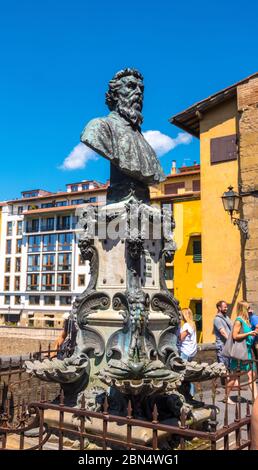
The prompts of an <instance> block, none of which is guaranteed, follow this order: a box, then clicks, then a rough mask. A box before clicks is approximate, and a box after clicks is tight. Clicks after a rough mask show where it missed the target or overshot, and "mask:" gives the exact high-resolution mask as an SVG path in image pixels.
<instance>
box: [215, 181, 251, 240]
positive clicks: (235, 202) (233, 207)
mask: <svg viewBox="0 0 258 470" xmlns="http://www.w3.org/2000/svg"><path fill="white" fill-rule="evenodd" d="M240 199H241V198H240V196H239V194H238V193H236V192H235V191H233V187H232V186H229V187H228V191H225V192H224V194H223V196H222V202H223V206H224V209H225V211H226V212H228V213H229V214H230V218H231V221H232V222H233V224H234V225H237V226H238V228H239V230H240V231H241V232H242V233H243V235H244V237H245V238H246V239H247V238H250V235H249V231H248V220H245V219H238V218H236V217H233V213H234V212H239V205H240Z"/></svg>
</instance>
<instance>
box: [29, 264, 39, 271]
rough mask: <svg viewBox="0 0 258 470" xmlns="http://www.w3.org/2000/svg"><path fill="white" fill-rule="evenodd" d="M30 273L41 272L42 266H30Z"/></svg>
mask: <svg viewBox="0 0 258 470" xmlns="http://www.w3.org/2000/svg"><path fill="white" fill-rule="evenodd" d="M27 271H28V272H34V271H40V265H39V264H38V265H35V266H28V269H27Z"/></svg>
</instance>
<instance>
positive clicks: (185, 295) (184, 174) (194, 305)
mask: <svg viewBox="0 0 258 470" xmlns="http://www.w3.org/2000/svg"><path fill="white" fill-rule="evenodd" d="M151 199H152V203H153V204H156V205H158V206H159V207H165V208H167V209H171V212H172V213H173V216H174V219H175V223H176V228H175V241H176V244H177V251H176V254H175V258H174V262H173V263H172V264H167V267H166V279H167V286H168V289H170V290H171V291H172V292H173V293H174V295H175V297H176V299H177V300H179V302H180V307H181V308H186V307H190V308H191V309H192V311H193V313H194V314H195V318H196V321H197V329H198V332H199V335H198V338H199V340H201V339H202V337H201V331H202V256H201V243H202V238H201V204H200V166H199V165H193V166H191V167H182V168H180V169H179V170H178V172H177V170H176V168H175V164H173V167H172V171H171V174H170V175H168V176H167V178H166V181H165V182H163V183H160V184H159V185H157V186H155V187H151Z"/></svg>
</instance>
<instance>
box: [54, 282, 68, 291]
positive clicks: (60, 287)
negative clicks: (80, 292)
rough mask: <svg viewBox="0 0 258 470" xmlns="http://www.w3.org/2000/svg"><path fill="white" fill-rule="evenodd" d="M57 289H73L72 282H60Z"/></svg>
mask: <svg viewBox="0 0 258 470" xmlns="http://www.w3.org/2000/svg"><path fill="white" fill-rule="evenodd" d="M57 290H58V291H60V290H66V291H68V290H71V284H70V283H69V284H58V285H57Z"/></svg>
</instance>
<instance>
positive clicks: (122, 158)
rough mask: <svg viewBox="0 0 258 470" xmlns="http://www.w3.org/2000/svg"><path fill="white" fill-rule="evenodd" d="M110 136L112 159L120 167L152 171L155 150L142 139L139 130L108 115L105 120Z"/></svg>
mask: <svg viewBox="0 0 258 470" xmlns="http://www.w3.org/2000/svg"><path fill="white" fill-rule="evenodd" d="M106 122H107V124H108V126H109V127H110V131H111V136H112V149H113V161H114V163H116V162H117V163H119V166H120V167H121V168H125V169H128V170H132V171H137V172H138V171H139V170H141V171H142V173H143V174H145V175H149V174H152V173H153V164H155V165H156V162H157V157H156V155H155V152H154V151H153V149H152V148H151V146H150V145H149V144H148V142H147V141H146V140H145V139H144V137H143V135H142V134H141V132H139V131H138V130H134V129H132V127H131V126H130V125H129V124H127V123H126V122H125V123H124V122H123V121H121V120H118V119H114V118H112V117H110V118H109V119H108V120H107V121H106Z"/></svg>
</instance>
